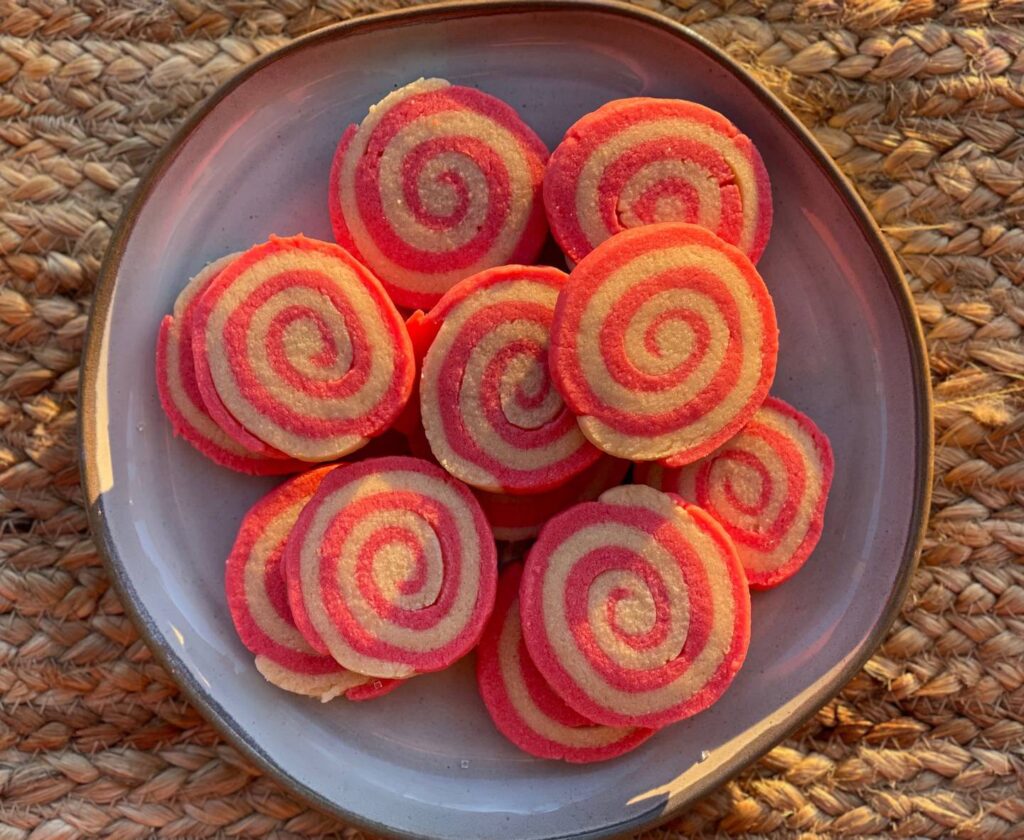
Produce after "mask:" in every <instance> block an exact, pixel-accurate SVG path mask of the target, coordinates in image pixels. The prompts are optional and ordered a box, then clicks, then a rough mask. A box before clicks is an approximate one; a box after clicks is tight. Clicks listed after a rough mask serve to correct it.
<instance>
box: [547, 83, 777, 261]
mask: <svg viewBox="0 0 1024 840" xmlns="http://www.w3.org/2000/svg"><path fill="white" fill-rule="evenodd" d="M544 206H545V209H546V211H547V215H548V221H549V222H550V224H551V231H552V233H553V234H554V235H555V239H557V240H558V243H559V244H560V245H561V246H562V250H563V251H565V253H566V255H567V256H568V257H569V258H570V259H571V260H574V261H575V262H579V261H580V260H581V259H583V257H585V256H586V255H587V254H588V253H590V251H592V250H593V249H594V248H596V247H597V246H598V245H600V244H601V243H602V242H604V241H605V240H606V239H608V238H609V237H611V236H613V235H615V234H616V233H618V232H620V231H623V230H627V229H630V228H635V227H640V226H641V225H649V224H657V223H660V222H689V223H691V224H698V225H700V226H701V227H704V228H707V229H708V230H710V231H712V232H714V233H715V234H716V235H718V236H719V237H720V238H722V239H724V240H725V241H726V242H728V243H729V244H731V245H734V246H736V247H737V248H738V249H739V250H740V251H742V252H743V253H744V254H746V255H747V256H748V257H749V258H750V259H751V260H752V261H753V262H757V259H758V257H760V256H761V252H762V251H763V250H764V247H765V245H767V243H768V234H769V232H770V231H771V225H772V197H771V187H770V185H769V183H768V173H767V171H766V170H765V167H764V163H763V162H762V161H761V156H760V154H758V152H757V149H756V148H755V147H754V144H753V143H751V141H750V138H748V137H747V136H746V135H744V134H742V133H740V131H739V129H737V128H736V126H734V125H733V124H732V123H731V122H729V120H727V119H726V118H725V117H724V116H722V115H721V114H719V113H718V112H717V111H713V110H711V109H710V108H706V107H705V106H703V105H698V104H697V103H696V102H686V101H683V100H679V99H649V98H645V97H637V98H632V99H618V100H615V101H614V102H609V103H608V104H607V105H603V106H602V107H600V108H598V109H597V110H596V111H594V112H592V113H590V114H587V115H586V116H585V117H583V118H582V119H580V120H579V121H578V122H576V123H575V125H573V126H572V127H571V128H570V129H569V131H568V132H567V133H566V135H565V138H564V139H563V140H562V142H561V143H560V144H559V145H558V147H557V148H556V149H555V151H554V152H552V154H551V160H550V162H549V163H548V168H547V171H546V173H545V175H544Z"/></svg>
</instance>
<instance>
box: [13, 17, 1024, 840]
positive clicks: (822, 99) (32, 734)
mask: <svg viewBox="0 0 1024 840" xmlns="http://www.w3.org/2000/svg"><path fill="white" fill-rule="evenodd" d="M385 5H387V6H393V5H395V4H378V3H375V2H368V1H367V0H320V2H318V3H317V4H316V5H315V6H307V5H306V4H305V3H304V2H302V1H301V0H259V2H253V3H243V2H238V0H228V2H207V0H173V2H171V3H169V4H166V5H164V4H159V5H158V4H157V3H151V2H147V0H111V2H108V3H104V2H102V0H80V1H79V2H77V3H74V4H68V3H65V2H64V0H0V150H2V151H0V517H2V523H3V524H2V530H0V697H2V699H0V840H19V839H20V838H32V840H56V838H61V839H62V840H63V838H77V837H116V838H139V837H147V836H159V837H212V836H225V837H235V836H249V837H265V836H273V837H282V838H283V837H321V836H346V837H353V836H360V834H359V832H358V831H355V830H354V829H350V828H346V827H344V826H339V825H338V824H337V823H335V822H333V821H332V820H331V819H329V818H327V817H325V816H322V815H321V814H319V813H317V812H315V811H312V810H310V809H309V808H307V807H306V806H304V805H303V804H302V803H300V802H298V801H296V800H295V799H294V798H292V797H291V796H290V795H289V794H288V793H286V792H285V791H283V790H282V789H280V788H279V787H278V786H277V785H276V784H275V783H274V782H272V781H270V780H269V779H267V778H265V777H262V776H260V775H259V773H258V772H257V771H256V770H254V769H253V768H252V767H251V766H250V765H249V764H248V763H247V762H246V761H245V760H244V759H243V758H242V757H240V756H239V755H238V753H236V752H235V750H233V749H232V748H230V747H228V746H226V745H225V744H224V743H222V742H221V741H220V739H219V738H218V736H217V735H216V733H215V732H214V731H213V730H212V729H211V728H210V727H209V726H208V725H207V724H206V723H204V721H203V720H202V718H201V717H200V716H199V715H198V714H197V713H196V711H195V710H194V709H193V708H191V707H190V706H189V704H188V703H187V702H186V701H185V700H184V699H182V697H181V696H180V695H179V693H178V691H177V690H176V688H175V686H174V684H173V682H172V681H171V680H170V679H169V678H168V676H167V674H166V673H165V672H164V671H163V670H162V669H161V668H160V667H159V666H158V665H157V664H156V663H155V662H154V660H153V659H152V658H151V655H150V653H149V651H148V650H147V649H146V646H145V645H144V644H143V643H142V642H141V641H140V640H139V637H138V635H137V634H136V631H135V630H134V628H133V627H132V624H131V622H130V621H129V620H128V618H126V616H125V615H124V613H123V611H122V608H121V605H120V604H119V603H118V599H117V597H116V596H115V594H114V592H113V591H112V590H111V588H110V585H109V582H108V580H107V576H106V574H105V572H104V569H103V567H102V565H101V564H100V561H99V558H98V557H97V555H96V551H95V548H94V547H93V544H92V543H91V541H90V539H89V534H88V530H87V526H86V520H85V514H84V512H83V509H82V496H81V492H80V490H79V485H78V472H77V469H76V455H77V453H76V430H75V426H76V397H75V395H76V390H77V387H78V371H77V365H78V358H79V352H80V350H81V347H82V340H83V334H84V330H85V326H86V320H87V317H88V313H89V301H90V295H91V294H92V290H93V286H94V283H95V281H96V277H97V273H98V269H99V265H100V260H101V257H102V254H103V250H104V247H105V245H106V243H107V241H108V238H109V236H110V233H111V228H112V226H113V225H114V223H115V221H116V219H117V217H118V214H119V212H120V209H121V207H122V205H123V203H124V201H125V198H126V197H127V196H128V195H129V194H130V193H131V191H132V189H133V188H134V186H135V185H136V183H137V180H138V178H139V176H140V174H141V173H142V172H143V171H144V170H145V169H146V166H147V165H148V163H149V162H150V161H151V160H152V158H153V156H154V154H155V153H156V152H157V150H158V149H159V148H160V147H161V146H162V145H163V144H164V143H165V142H166V141H167V139H168V138H169V137H170V135H171V133H172V132H173V130H174V128H175V126H176V125H177V124H178V123H179V122H180V121H181V120H182V118H183V117H184V116H185V115H186V114H187V113H188V112H189V110H190V109H191V108H192V107H193V106H194V105H195V104H196V103H197V102H199V101H201V100H202V99H203V97H205V96H206V95H207V94H209V93H210V91H212V90H213V89H214V87H215V86H216V85H217V84H219V83H220V82H222V81H223V80H225V79H226V78H228V77H229V76H230V75H231V74H232V73H234V72H235V71H237V70H238V69H239V68H240V67H242V66H243V65H244V64H245V63H246V62H248V61H250V60H252V59H253V58H255V57H256V56H258V55H260V54H262V53H265V52H267V51H268V50H271V49H273V48H274V47H276V46H278V45H280V44H282V43H285V42H286V41H287V40H288V39H289V38H291V37H294V36H296V35H299V34H301V33H304V32H308V31H310V30H312V29H315V28H317V27H319V26H322V25H324V24H328V23H332V22H334V21H337V20H340V19H345V18H349V17H352V16H354V15H359V14H363V13H366V12H369V11H374V10H377V9H379V8H381V7H383V6H385ZM643 5H645V6H647V7H653V8H656V9H658V10H660V11H662V12H664V13H665V14H667V15H669V16H671V17H673V18H675V19H678V20H681V21H683V22H685V23H688V24H691V25H692V26H693V27H694V28H695V29H697V30H698V31H699V32H700V33H701V34H702V35H704V36H705V37H707V38H709V39H710V40H712V41H713V42H715V43H717V44H719V45H721V46H724V47H725V48H726V49H728V50H729V52H730V53H732V54H733V55H734V56H735V57H737V58H738V59H739V60H740V61H742V62H743V63H744V64H745V65H746V66H748V67H749V68H751V69H752V70H753V71H754V72H755V73H756V74H757V75H758V76H759V77H760V78H761V79H763V80H764V82H765V83H766V84H767V85H768V86H769V87H770V88H771V89H772V90H773V91H775V92H776V93H777V94H778V95H779V96H780V97H781V98H782V99H783V101H785V102H786V103H787V104H788V105H789V106H790V107H791V108H792V109H793V110H794V111H795V112H796V113H797V114H798V115H799V117H800V118H801V119H802V120H803V121H805V122H806V123H807V125H808V126H810V127H811V128H812V129H813V130H814V132H815V134H816V135H817V137H818V138H819V139H820V140H821V142H822V143H823V144H824V145H825V147H826V148H827V149H828V151H829V152H830V153H831V154H832V155H834V156H835V158H836V160H837V161H838V162H839V165H840V166H841V167H842V169H843V171H844V172H845V173H846V175H847V176H848V177H849V178H850V179H852V180H853V182H854V183H855V184H856V186H857V188H858V189H859V190H860V192H861V194H862V195H863V196H864V198H865V200H866V201H867V203H868V205H869V206H870V207H871V209H872V211H873V213H874V215H875V217H876V219H877V220H878V223H879V224H880V225H881V227H882V228H883V230H884V231H885V233H886V235H887V236H888V238H889V240H890V242H891V243H892V245H893V247H894V248H895V250H896V252H897V253H898V255H899V257H900V260H901V261H902V264H903V267H904V269H905V271H906V273H907V276H908V278H909V280H910V282H911V284H912V286H913V290H914V295H915V298H916V301H917V310H918V314H919V315H920V318H921V320H922V322H923V323H924V327H925V331H926V333H927V337H928V343H929V348H930V352H931V367H932V373H933V380H934V386H935V397H936V439H937V444H938V446H937V451H936V461H937V463H936V484H935V496H934V508H933V511H932V516H931V526H930V530H929V533H928V538H927V543H926V545H925V550H924V555H923V559H922V564H921V567H920V569H919V570H918V572H917V573H916V575H915V577H914V581H913V586H912V593H911V595H910V598H909V600H908V601H907V603H906V605H905V607H904V609H903V611H902V615H901V617H900V619H899V620H898V621H897V623H896V625H895V626H894V628H893V630H892V632H891V634H890V635H889V637H888V639H887V641H886V642H885V644H884V645H883V646H882V648H881V650H880V651H879V652H878V654H877V655H876V656H875V657H874V658H873V659H872V660H871V662H870V664H869V665H868V666H867V667H866V668H865V669H864V671H863V672H862V673H861V674H860V675H859V676H857V677H856V678H855V679H854V680H853V682H852V683H850V685H849V686H847V687H846V689H845V690H844V691H843V692H842V694H841V695H840V696H839V697H838V698H837V699H836V700H834V701H833V702H831V703H829V704H828V705H827V706H826V707H825V708H824V709H823V710H822V711H821V712H820V713H819V714H818V715H817V716H816V717H815V718H814V719H813V721H812V722H811V723H810V724H808V725H806V726H805V727H804V728H803V729H802V730H801V731H800V732H799V733H798V734H797V735H796V736H795V737H794V738H792V739H791V740H790V741H788V742H787V743H786V744H785V745H784V746H781V747H779V748H777V749H775V750H774V751H772V752H771V753H770V755H769V756H768V757H767V758H765V759H764V760H763V761H762V762H761V763H760V764H758V765H757V766H756V767H754V768H752V769H751V770H749V771H747V772H745V773H744V774H743V775H742V776H741V777H740V778H738V779H737V780H735V781H734V782H732V783H730V784H729V785H727V786H726V787H725V788H723V789H721V790H720V791H719V792H718V793H716V794H714V795H712V796H711V797H709V798H708V799H707V800H705V801H704V802H702V803H701V804H700V805H698V806H697V807H695V808H693V809H692V810H691V811H690V812H689V813H688V814H686V815H685V816H683V817H681V818H679V819H677V820H676V821H675V822H673V823H671V824H670V825H669V826H667V827H665V828H664V829H661V830H659V831H657V832H652V833H651V834H649V835H648V837H652V838H653V837H663V838H668V837H671V838H681V837H684V836H737V835H744V834H749V835H757V836H770V837H776V838H781V837H790V836H796V835H805V836H809V835H817V836H826V837H830V836H870V837H915V836H920V837H957V838H1011V837H1013V838H1021V837H1024V793H1022V788H1024V565H1022V562H1021V555H1022V553H1024V507H1022V505H1024V460H1022V454H1024V437H1022V430H1024V411H1022V399H1021V397H1022V394H1024V381H1022V380H1024V338H1022V327H1024V291H1022V290H1021V288H1020V286H1019V284H1020V281H1021V279H1022V278H1024V230H1022V229H1021V222H1022V219H1024V136H1022V134H1021V132H1022V129H1024V2H1021V0H909V2H898V0H874V1H872V0H857V2H852V0H851V2H849V3H847V4H842V3H839V2H834V1H833V0H798V2H780V3H771V2H754V0H738V2H730V0H721V2H710V0H698V2H690V0H680V2H677V3H671V4H670V3H665V2H658V0H648V2H644V3H643ZM354 771H355V772H358V768H354Z"/></svg>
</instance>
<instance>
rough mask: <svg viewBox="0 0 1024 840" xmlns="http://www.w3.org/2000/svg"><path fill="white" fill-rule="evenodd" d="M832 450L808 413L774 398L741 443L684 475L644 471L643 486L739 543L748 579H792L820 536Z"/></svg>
mask: <svg viewBox="0 0 1024 840" xmlns="http://www.w3.org/2000/svg"><path fill="white" fill-rule="evenodd" d="M832 472H833V460H832V447H831V446H830V444H829V442H828V438H827V437H825V435H824V434H823V433H822V432H821V430H820V429H819V428H818V427H817V426H816V425H815V424H814V422H813V421H812V420H811V419H810V418H809V417H807V416H806V415H804V414H801V413H800V412H799V411H797V410H796V409H795V408H793V407H792V406H790V405H788V404H786V403H784V402H783V401H782V400H780V399H776V398H774V397H769V398H768V399H767V400H765V403H764V405H762V406H761V408H759V409H758V411H757V413H756V414H755V415H754V417H753V419H752V420H751V421H750V422H749V423H748V424H747V425H746V426H744V428H743V431H741V432H740V433H739V434H738V435H736V437H734V438H732V440H730V441H729V442H728V443H726V444H725V445H724V446H722V447H721V448H720V449H718V450H717V451H715V452H714V453H712V454H711V455H709V456H708V457H706V458H704V459H702V460H700V461H698V462H697V463H695V464H690V465H688V466H686V467H682V468H676V469H673V468H670V467H665V466H663V465H661V464H639V465H637V472H636V480H637V481H639V482H642V483H644V484H648V485H650V486H651V487H655V488H657V489H659V490H664V491H665V492H668V493H677V494H678V495H680V496H682V497H683V498H684V499H686V500H687V501H691V502H694V503H695V504H698V505H700V506H701V507H702V508H704V509H705V510H706V511H707V512H708V513H710V514H711V515H712V516H713V517H714V518H715V519H717V520H718V521H719V522H720V523H721V525H722V527H723V528H724V529H725V531H726V533H728V534H729V536H730V537H731V538H732V540H733V542H734V543H735V544H736V550H737V552H738V553H739V557H740V561H741V562H742V563H743V568H744V569H745V570H746V573H747V580H749V581H750V586H751V587H752V588H754V589H767V588H769V587H771V586H775V585H776V584H779V583H782V581H784V580H786V579H787V578H790V577H792V576H793V575H794V574H796V572H797V571H798V570H799V569H800V567H801V566H802V565H803V564H804V561H805V560H807V558H808V556H809V555H810V553H811V552H812V551H813V550H814V547H815V546H816V545H817V544H818V539H819V538H820V537H821V529H822V525H823V524H824V519H825V503H826V502H827V500H828V491H829V487H830V486H831V484H832Z"/></svg>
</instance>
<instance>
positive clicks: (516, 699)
mask: <svg viewBox="0 0 1024 840" xmlns="http://www.w3.org/2000/svg"><path fill="white" fill-rule="evenodd" d="M521 573H522V568H521V567H520V566H519V565H518V564H513V565H512V566H509V567H508V568H507V569H506V570H505V571H504V572H502V575H501V580H500V582H499V584H498V600H497V603H496V605H495V607H494V613H493V615H492V616H491V620H490V622H489V623H488V625H487V629H486V631H485V632H484V636H483V638H482V639H481V641H480V646H479V648H478V649H477V660H476V661H477V668H476V675H477V685H478V686H479V688H480V696H481V697H482V698H483V701H484V705H485V706H486V707H487V711H488V712H489V713H490V715H491V719H492V720H493V721H494V725H495V726H497V728H498V730H499V731H500V732H501V733H502V734H503V735H504V736H505V737H506V738H508V739H509V740H510V741H511V742H512V743H513V744H515V745H516V746H517V747H519V748H520V749H522V750H524V751H525V752H528V753H530V755H535V756H538V757H539V758H560V759H564V760H565V761H569V762H573V763H577V764H582V763H590V762H595V761H605V760H607V759H610V758H615V757H616V756H619V755H622V754H623V753H626V752H629V751H630V750H632V749H634V748H635V747H637V746H639V745H640V744H642V743H643V742H644V741H646V740H647V739H648V738H649V737H650V736H651V735H653V734H654V730H651V729H640V728H635V727H628V726H626V727H608V726H600V725H598V724H594V723H592V722H591V721H588V720H587V719H586V718H583V717H581V716H580V715H579V714H577V713H576V712H574V711H573V710H572V709H570V708H569V707H568V706H566V705H565V703H564V702H563V701H562V700H561V698H559V697H558V695H557V694H555V692H554V691H553V690H552V688H551V686H549V685H548V684H547V682H545V680H544V678H543V677H542V676H541V674H540V672H539V671H538V670H537V666H536V665H534V664H533V661H532V660H531V659H530V655H529V652H528V651H527V649H526V645H525V643H524V642H523V637H522V625H521V623H520V620H519V580H520V576H521Z"/></svg>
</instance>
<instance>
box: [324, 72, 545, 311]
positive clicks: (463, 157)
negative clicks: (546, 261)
mask: <svg viewBox="0 0 1024 840" xmlns="http://www.w3.org/2000/svg"><path fill="white" fill-rule="evenodd" d="M547 157H548V151H547V148H546V147H545V146H544V144H543V143H542V142H541V141H540V138H538V137H537V135H536V134H534V133H533V131H532V130H530V128H529V127H528V126H527V125H526V124H525V123H523V121H522V120H520V119H519V117H518V115H517V114H516V112H515V111H514V110H513V109H512V108H510V107H509V106H508V105H506V104H505V103H504V102H502V101H501V100H499V99H496V98H495V97H493V96H489V95H488V94H486V93H481V92H480V91H478V90H473V89H471V88H466V87H458V86H456V85H451V84H449V83H448V82H446V81H444V80H443V79H420V80H418V81H416V82H413V83H412V84H410V85H406V86H405V87H403V88H400V89H399V90H396V91H394V92H393V93H390V94H388V96H386V97H384V99H383V100H381V102H379V103H378V104H377V105H375V106H373V107H372V108H371V109H370V113H369V114H368V115H367V116H366V118H365V119H364V120H363V122H362V123H361V124H360V125H359V126H354V125H353V126H349V128H348V129H347V130H346V131H345V133H344V134H343V135H342V138H341V142H340V143H339V145H338V150H337V152H336V153H335V157H334V164H333V166H332V167H331V178H330V188H329V199H330V200H329V205H330V214H331V223H332V225H333V227H334V236H335V238H336V239H337V240H338V243H339V244H341V245H343V246H344V247H346V248H348V249H349V250H350V251H352V253H354V254H356V255H357V256H359V257H360V258H361V259H362V260H363V261H364V262H365V263H366V264H367V265H368V266H369V267H370V268H371V269H372V270H373V272H374V273H375V274H376V275H377V276H378V277H380V278H381V281H382V282H383V283H384V285H385V287H386V288H387V290H388V292H389V293H390V294H391V296H392V298H393V299H394V301H395V302H396V303H397V304H399V305H400V306H404V307H408V308H410V309H412V308H424V307H429V306H432V305H433V304H434V303H435V302H436V301H437V300H438V299H439V298H440V297H441V295H442V294H443V293H444V292H445V291H446V290H447V289H449V288H450V287H451V286H452V285H454V284H455V283H456V282H458V281H459V280H461V279H462V278H463V277H468V276H469V275H471V274H475V273H476V272H478V271H481V270H482V269H485V268H489V267H491V266H495V265H502V264H504V263H509V262H515V263H529V262H532V261H533V259H534V257H536V256H537V253H538V252H539V251H540V248H541V245H542V244H543V243H544V237H545V235H546V233H547V222H546V220H545V218H544V208H543V202H542V199H541V185H542V182H543V178H544V165H545V163H546V161H547Z"/></svg>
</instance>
